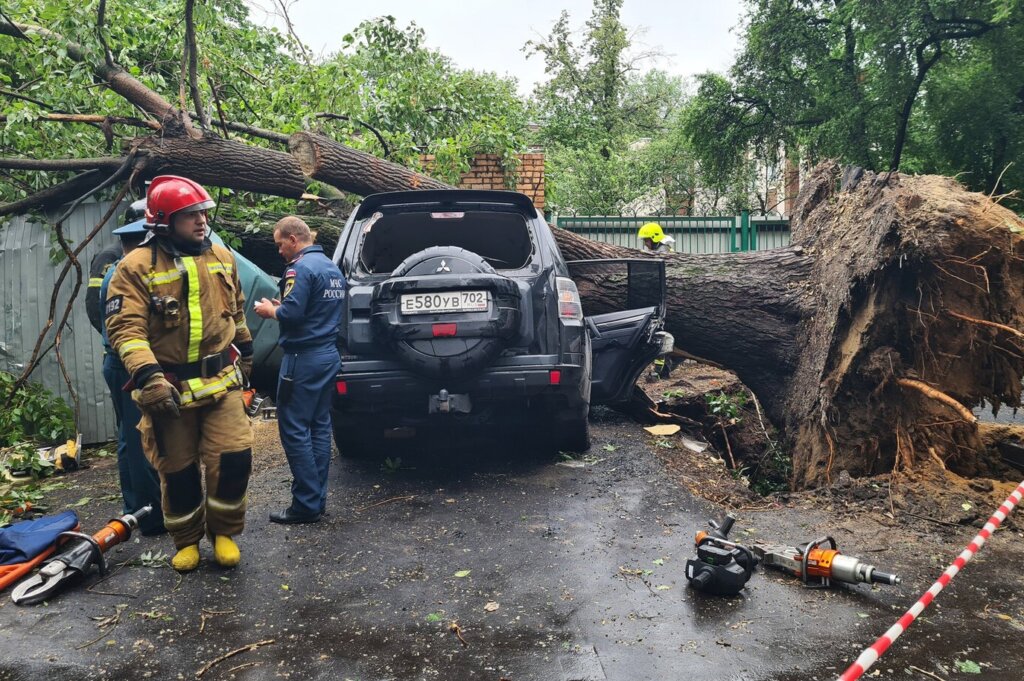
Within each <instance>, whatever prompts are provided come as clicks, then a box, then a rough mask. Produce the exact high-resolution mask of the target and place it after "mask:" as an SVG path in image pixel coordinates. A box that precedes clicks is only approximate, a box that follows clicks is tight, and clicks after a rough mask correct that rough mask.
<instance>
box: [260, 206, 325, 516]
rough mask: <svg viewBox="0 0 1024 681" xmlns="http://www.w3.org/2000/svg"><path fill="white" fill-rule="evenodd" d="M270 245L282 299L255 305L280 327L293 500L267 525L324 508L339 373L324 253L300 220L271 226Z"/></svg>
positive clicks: (284, 439)
mask: <svg viewBox="0 0 1024 681" xmlns="http://www.w3.org/2000/svg"><path fill="white" fill-rule="evenodd" d="M274 243H275V244H277V251H278V253H280V254H281V257H282V258H284V259H285V261H286V262H287V263H288V265H287V267H286V268H285V273H284V276H283V277H282V278H281V283H280V284H279V286H280V290H281V298H280V299H274V300H267V299H266V298H263V299H262V300H260V301H259V302H258V303H256V305H255V306H254V308H255V310H256V314H258V315H259V316H261V317H263V318H264V319H276V320H277V321H278V323H279V324H280V326H281V335H280V338H279V340H278V344H279V345H280V346H281V349H282V350H283V351H284V356H283V357H282V358H281V370H280V376H279V378H278V384H277V424H278V428H279V430H280V433H281V444H282V445H283V446H284V452H285V455H286V456H287V457H288V466H289V468H291V471H292V503H291V505H290V506H288V507H287V508H285V509H284V510H283V511H276V512H274V513H271V514H270V520H271V522H275V523H285V524H291V523H315V522H318V521H319V520H320V519H321V518H322V517H323V514H324V513H325V512H326V510H327V473H328V470H329V468H330V465H331V412H330V406H331V393H332V391H333V390H334V383H335V380H336V379H335V377H336V376H337V374H338V371H339V369H341V358H340V357H339V356H338V345H337V341H338V330H339V327H340V324H341V306H342V301H343V299H344V297H345V279H344V277H342V275H341V271H340V270H339V269H338V267H337V266H336V265H335V264H334V263H333V262H332V261H331V259H330V258H328V257H327V256H326V255H324V249H323V248H321V247H320V246H315V245H313V236H312V233H311V232H310V231H309V227H308V226H307V225H306V223H305V222H303V221H302V220H301V219H299V218H297V217H294V216H289V217H286V218H283V219H281V220H280V221H278V223H277V224H276V225H274Z"/></svg>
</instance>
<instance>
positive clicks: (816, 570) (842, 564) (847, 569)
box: [750, 537, 902, 588]
mask: <svg viewBox="0 0 1024 681" xmlns="http://www.w3.org/2000/svg"><path fill="white" fill-rule="evenodd" d="M750 549H751V551H753V552H754V555H755V556H757V557H758V558H759V559H760V561H761V563H762V564H763V565H766V566H768V567H773V568H776V569H778V570H782V571H783V572H786V573H788V574H791V575H795V576H797V577H799V578H800V579H801V580H802V581H803V583H804V586H807V587H812V588H821V587H826V586H829V585H830V584H831V583H832V581H833V580H834V581H836V582H844V583H846V584H857V583H864V584H899V583H900V582H901V581H902V580H901V579H900V578H899V577H897V576H896V575H894V574H891V573H889V572H882V571H881V570H879V569H878V568H876V567H875V566H874V565H868V564H867V563H865V562H863V561H861V560H859V559H857V558H854V557H852V556H847V555H844V554H842V553H840V552H839V550H838V549H837V548H836V540H835V539H833V538H832V537H822V538H821V539H818V540H815V541H812V542H808V543H806V544H801V545H800V546H773V545H763V544H754V545H752V546H751V547H750Z"/></svg>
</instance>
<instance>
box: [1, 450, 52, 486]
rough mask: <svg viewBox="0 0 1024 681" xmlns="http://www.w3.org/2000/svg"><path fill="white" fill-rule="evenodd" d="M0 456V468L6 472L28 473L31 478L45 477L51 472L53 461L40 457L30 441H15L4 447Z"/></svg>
mask: <svg viewBox="0 0 1024 681" xmlns="http://www.w3.org/2000/svg"><path fill="white" fill-rule="evenodd" d="M0 451H2V458H0V470H2V471H3V472H4V477H6V474H7V473H19V474H21V475H25V474H27V475H29V476H30V477H31V478H32V480H39V479H40V478H45V477H47V476H48V475H51V474H52V473H53V470H54V467H53V463H52V462H50V461H47V460H45V459H43V458H41V457H40V456H39V454H38V452H37V451H36V447H35V445H33V444H32V443H31V442H17V443H15V444H13V445H11V446H9V447H5V448H4V449H3V450H0Z"/></svg>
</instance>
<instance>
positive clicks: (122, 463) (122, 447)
mask: <svg viewBox="0 0 1024 681" xmlns="http://www.w3.org/2000/svg"><path fill="white" fill-rule="evenodd" d="M103 378H104V379H105V380H106V382H107V387H108V388H109V389H110V397H111V399H112V400H113V402H114V414H115V415H116V416H117V473H118V476H119V478H120V480H121V498H122V499H123V500H124V512H125V513H134V512H135V511H137V510H139V509H140V508H142V507H143V506H145V505H146V504H150V505H152V506H153V510H152V511H151V512H150V514H149V515H148V516H146V517H145V518H142V519H141V520H140V521H139V529H140V530H142V533H143V534H147V535H150V534H159V533H161V532H163V531H164V515H163V511H161V510H160V478H159V477H158V476H157V474H156V471H155V470H153V467H152V466H151V465H150V464H149V461H147V460H146V455H145V454H143V453H142V438H141V437H140V434H139V429H138V425H139V419H141V418H142V412H140V411H139V406H138V405H137V404H135V401H134V400H132V397H131V394H130V393H128V392H125V391H124V390H122V388H123V387H124V384H125V383H127V382H128V379H129V378H130V377H129V376H128V372H127V371H126V370H125V368H124V365H123V364H121V360H120V359H119V358H118V357H117V355H114V354H111V353H109V352H108V353H107V354H105V355H104V356H103Z"/></svg>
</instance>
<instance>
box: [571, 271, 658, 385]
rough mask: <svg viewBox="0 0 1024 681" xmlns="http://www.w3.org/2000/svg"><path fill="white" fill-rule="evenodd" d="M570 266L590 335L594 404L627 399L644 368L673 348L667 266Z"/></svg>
mask: <svg viewBox="0 0 1024 681" xmlns="http://www.w3.org/2000/svg"><path fill="white" fill-rule="evenodd" d="M566 265H567V266H568V268H569V275H570V276H571V277H572V279H573V281H575V282H576V287H577V288H578V289H579V293H580V301H581V303H582V306H583V314H584V322H585V323H586V327H587V332H588V334H589V335H590V343H591V353H592V357H593V366H592V371H591V377H592V380H591V394H590V400H591V403H592V404H609V403H613V402H620V401H623V400H626V399H628V397H629V395H630V394H631V392H632V388H633V384H634V383H635V382H636V379H637V377H638V376H639V375H640V372H642V371H643V370H644V367H646V366H647V365H648V364H650V363H651V362H652V361H653V360H654V359H655V358H656V357H658V356H660V355H662V354H664V353H665V352H667V351H668V350H670V349H671V347H672V337H671V335H669V334H667V333H665V331H664V327H665V263H664V262H663V261H661V260H653V259H650V260H645V259H626V258H623V259H609V260H575V261H571V262H568V263H566Z"/></svg>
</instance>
